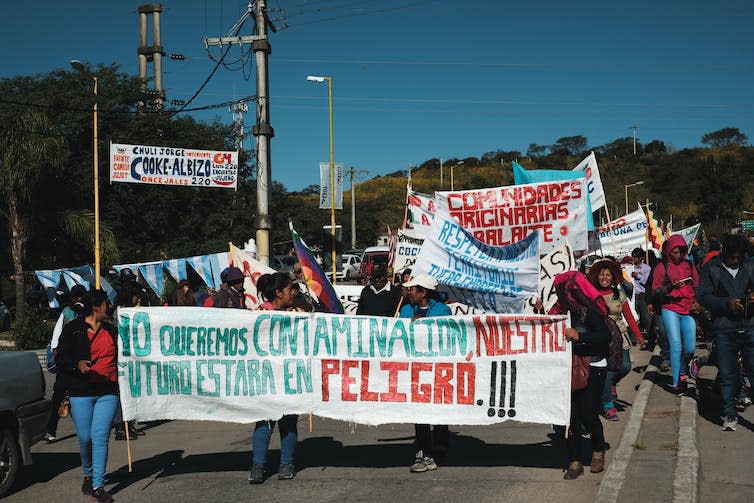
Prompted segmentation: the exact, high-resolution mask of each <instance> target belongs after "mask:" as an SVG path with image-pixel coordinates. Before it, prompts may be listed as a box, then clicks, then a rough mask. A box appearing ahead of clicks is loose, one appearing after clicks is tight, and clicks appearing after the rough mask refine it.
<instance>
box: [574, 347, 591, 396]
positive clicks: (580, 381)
mask: <svg viewBox="0 0 754 503" xmlns="http://www.w3.org/2000/svg"><path fill="white" fill-rule="evenodd" d="M591 361H592V357H591V356H582V355H577V354H576V353H572V354H571V391H579V390H582V389H586V387H587V385H588V383H589V362H591Z"/></svg>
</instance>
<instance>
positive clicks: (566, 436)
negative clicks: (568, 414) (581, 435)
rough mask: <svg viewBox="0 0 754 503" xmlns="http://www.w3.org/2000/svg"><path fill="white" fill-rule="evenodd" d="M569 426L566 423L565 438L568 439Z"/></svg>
mask: <svg viewBox="0 0 754 503" xmlns="http://www.w3.org/2000/svg"><path fill="white" fill-rule="evenodd" d="M568 428H569V425H566V427H565V438H566V440H568Z"/></svg>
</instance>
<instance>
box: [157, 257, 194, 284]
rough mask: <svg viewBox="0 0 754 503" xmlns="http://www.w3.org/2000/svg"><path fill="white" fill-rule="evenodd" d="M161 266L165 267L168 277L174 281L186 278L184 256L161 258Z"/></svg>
mask: <svg viewBox="0 0 754 503" xmlns="http://www.w3.org/2000/svg"><path fill="white" fill-rule="evenodd" d="M162 267H164V268H165V270H166V271H167V272H168V274H170V277H171V278H173V279H174V280H175V281H176V282H178V281H181V280H182V279H188V277H187V276H186V259H184V258H174V259H170V260H163V261H162Z"/></svg>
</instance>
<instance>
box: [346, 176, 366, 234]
mask: <svg viewBox="0 0 754 503" xmlns="http://www.w3.org/2000/svg"><path fill="white" fill-rule="evenodd" d="M356 173H365V174H366V173H369V171H367V170H366V169H356V168H355V167H354V166H351V167H350V168H349V169H348V171H346V174H348V175H351V248H356V188H355V185H354V183H353V179H354V176H356Z"/></svg>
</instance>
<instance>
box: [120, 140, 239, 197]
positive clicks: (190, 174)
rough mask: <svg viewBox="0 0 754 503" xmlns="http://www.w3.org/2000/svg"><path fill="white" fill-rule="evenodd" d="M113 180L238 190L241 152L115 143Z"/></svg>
mask: <svg viewBox="0 0 754 503" xmlns="http://www.w3.org/2000/svg"><path fill="white" fill-rule="evenodd" d="M110 181H111V182H125V183H145V184H155V185H179V186H185V187H219V188H225V189H235V188H236V186H237V184H238V151H237V150H235V151H232V152H227V151H223V150H197V149H192V148H183V147H154V146H150V145H127V144H124V143H111V144H110Z"/></svg>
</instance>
